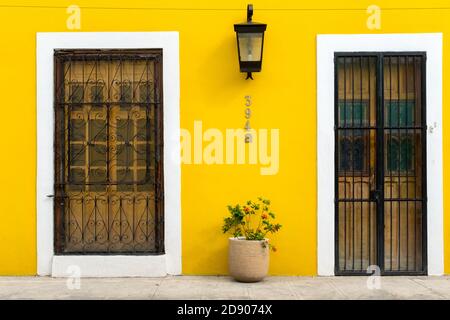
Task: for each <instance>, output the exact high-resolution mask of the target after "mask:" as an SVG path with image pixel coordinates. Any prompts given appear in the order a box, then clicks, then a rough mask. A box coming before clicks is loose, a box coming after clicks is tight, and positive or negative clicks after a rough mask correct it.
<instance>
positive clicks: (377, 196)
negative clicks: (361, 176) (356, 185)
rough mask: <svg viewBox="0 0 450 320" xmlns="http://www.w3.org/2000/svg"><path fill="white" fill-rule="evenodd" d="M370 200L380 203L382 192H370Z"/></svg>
mask: <svg viewBox="0 0 450 320" xmlns="http://www.w3.org/2000/svg"><path fill="white" fill-rule="evenodd" d="M369 198H370V200H372V201H377V202H378V201H380V198H381V192H380V190H370V194H369Z"/></svg>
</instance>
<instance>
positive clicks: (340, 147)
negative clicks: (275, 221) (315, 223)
mask: <svg viewBox="0 0 450 320" xmlns="http://www.w3.org/2000/svg"><path fill="white" fill-rule="evenodd" d="M337 73H338V81H337V86H338V90H337V103H338V106H337V119H336V121H337V126H336V132H337V133H336V139H337V141H336V146H337V161H338V165H337V176H338V178H337V197H336V198H337V202H338V211H339V212H338V221H339V227H338V245H339V250H338V251H339V261H338V263H339V269H340V270H351V271H355V270H366V269H367V267H368V266H369V265H371V264H373V263H374V261H376V247H377V240H376V217H377V215H376V212H377V203H376V202H375V201H374V199H373V196H372V195H373V190H375V189H376V160H377V158H376V153H375V152H373V149H374V147H375V145H376V143H377V142H376V102H377V96H376V59H375V58H374V57H342V58H338V59H337Z"/></svg>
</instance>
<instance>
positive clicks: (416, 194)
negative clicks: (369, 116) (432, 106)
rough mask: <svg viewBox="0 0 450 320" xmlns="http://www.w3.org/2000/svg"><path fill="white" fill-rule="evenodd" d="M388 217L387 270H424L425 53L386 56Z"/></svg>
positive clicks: (386, 218)
mask: <svg viewBox="0 0 450 320" xmlns="http://www.w3.org/2000/svg"><path fill="white" fill-rule="evenodd" d="M383 69H384V70H383V71H384V72H383V74H384V79H383V83H384V105H383V112H384V200H385V202H384V221H385V234H384V237H385V238H384V243H385V250H384V253H385V259H384V269H385V270H386V271H389V272H392V271H402V272H404V271H420V270H423V259H422V258H423V257H422V254H423V248H422V246H423V243H422V238H423V230H422V229H423V227H424V226H423V225H422V214H423V201H424V197H423V191H424V190H423V172H422V169H423V167H424V166H423V164H424V163H425V162H424V161H423V160H424V159H423V155H424V152H423V150H424V148H423V142H422V139H423V129H424V126H423V125H422V123H423V122H422V114H423V111H424V108H423V106H422V57H407V56H385V57H384V58H383Z"/></svg>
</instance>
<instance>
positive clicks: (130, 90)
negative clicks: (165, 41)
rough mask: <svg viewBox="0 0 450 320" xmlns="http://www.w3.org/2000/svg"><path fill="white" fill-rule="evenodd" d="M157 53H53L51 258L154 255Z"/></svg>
mask: <svg viewBox="0 0 450 320" xmlns="http://www.w3.org/2000/svg"><path fill="white" fill-rule="evenodd" d="M161 54H162V53H161V51H160V50H154V51H141V50H134V51H130V50H110V51H103V50H98V51H58V52H56V53H55V66H56V85H55V88H56V89H55V94H56V99H55V101H56V103H55V123H56V126H55V151H56V153H55V181H56V183H55V226H56V235H57V236H56V237H55V251H56V252H57V253H58V254H76V253H83V254H89V253H91V254H93V253H109V254H114V253H116V254H119V253H122V254H123V253H135V254H139V253H141V254H142V253H161V252H163V250H164V246H163V214H162V212H163V211H162V209H163V207H162V206H163V198H162V194H163V189H162V188H163V185H162V181H163V178H162V177H163V172H162V154H163V153H162V104H161V101H162V92H161V62H162V60H161V59H162V56H161Z"/></svg>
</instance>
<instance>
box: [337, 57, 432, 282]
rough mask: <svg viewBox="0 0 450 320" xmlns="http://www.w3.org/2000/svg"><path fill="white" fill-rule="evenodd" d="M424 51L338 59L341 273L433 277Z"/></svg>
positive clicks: (338, 262) (338, 235) (338, 228)
mask: <svg viewBox="0 0 450 320" xmlns="http://www.w3.org/2000/svg"><path fill="white" fill-rule="evenodd" d="M425 60H426V57H425V54H424V53H420V52H419V53H414V52H410V53H336V54H335V150H336V151H335V165H336V166H335V221H336V224H335V228H336V229H335V234H336V250H335V259H336V260H335V272H336V274H338V275H349V274H363V275H364V274H367V273H366V272H367V268H368V267H369V266H371V265H378V266H379V268H380V270H381V273H382V274H396V275H401V274H404V275H406V274H426V272H427V261H426V208H427V206H426V165H425V164H426V140H425V139H426V125H425V124H426V121H425V115H426V113H425Z"/></svg>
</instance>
